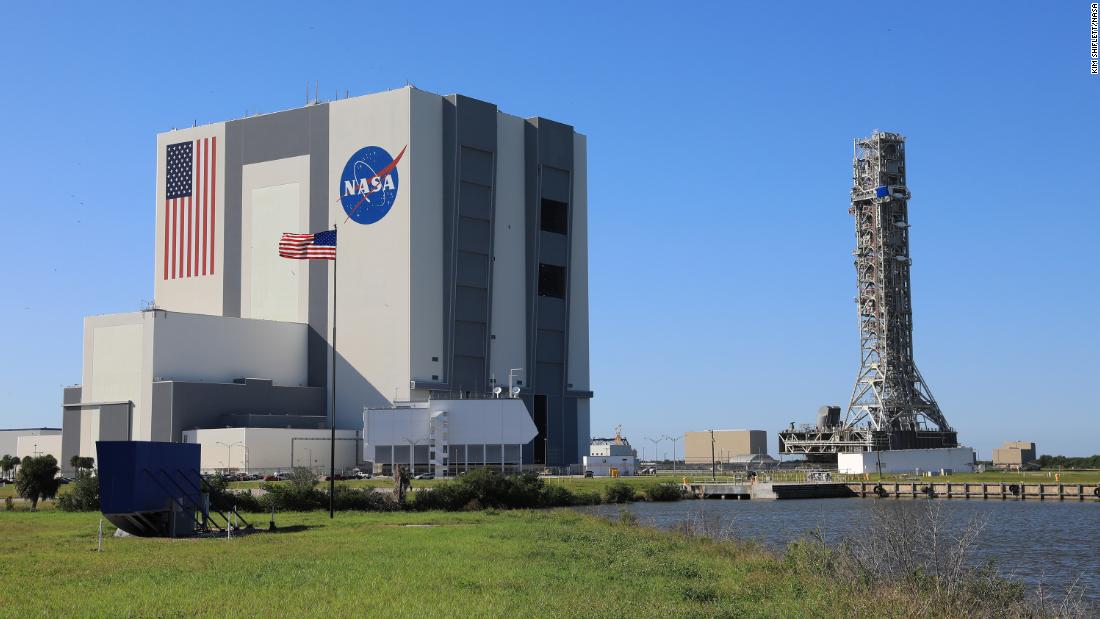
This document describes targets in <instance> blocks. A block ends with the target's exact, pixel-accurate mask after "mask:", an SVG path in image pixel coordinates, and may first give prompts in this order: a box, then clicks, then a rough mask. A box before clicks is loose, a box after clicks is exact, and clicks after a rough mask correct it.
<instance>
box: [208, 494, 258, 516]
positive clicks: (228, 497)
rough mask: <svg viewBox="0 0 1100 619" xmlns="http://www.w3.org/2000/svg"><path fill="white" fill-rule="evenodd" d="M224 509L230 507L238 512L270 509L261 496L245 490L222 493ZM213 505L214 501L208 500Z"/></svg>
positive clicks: (256, 511)
mask: <svg viewBox="0 0 1100 619" xmlns="http://www.w3.org/2000/svg"><path fill="white" fill-rule="evenodd" d="M224 499H225V502H224V504H225V505H226V509H228V508H229V507H232V508H234V509H236V510H237V511H239V512H252V513H258V512H266V511H269V510H270V509H271V505H270V503H265V502H264V501H263V500H262V497H258V496H256V495H254V494H252V493H251V492H249V491H247V490H242V491H239V492H227V493H226V494H225V495H224ZM210 503H211V505H213V503H214V501H213V500H211V501H210Z"/></svg>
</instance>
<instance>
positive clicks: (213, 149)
mask: <svg viewBox="0 0 1100 619" xmlns="http://www.w3.org/2000/svg"><path fill="white" fill-rule="evenodd" d="M217 164H218V138H217V137H216V136H214V137H208V138H201V139H198V140H192V141H190V142H180V143H178V144H169V145H168V150H167V153H166V156H165V164H164V165H165V176H164V179H165V186H164V189H165V191H164V256H163V257H164V269H163V273H162V276H163V278H164V279H179V278H185V277H201V276H204V275H213V274H214V248H215V247H216V245H215V243H214V231H215V230H217V226H216V225H215V222H216V221H217V200H216V197H215V196H217V187H218V173H217Z"/></svg>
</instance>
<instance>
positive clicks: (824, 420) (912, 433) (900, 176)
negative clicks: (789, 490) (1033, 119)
mask: <svg viewBox="0 0 1100 619" xmlns="http://www.w3.org/2000/svg"><path fill="white" fill-rule="evenodd" d="M909 198H910V194H909V190H908V189H907V188H906V179H905V138H904V137H903V136H901V135H898V134H896V133H884V132H879V131H875V132H874V134H873V135H871V137H869V138H861V139H857V140H855V155H854V158H853V161H852V206H851V208H849V209H848V212H849V213H850V214H851V215H852V216H853V217H854V218H855V227H856V249H855V251H853V252H852V254H853V255H854V256H855V267H856V288H857V296H856V298H855V301H856V303H857V306H858V308H859V345H860V368H859V374H858V376H857V377H856V382H855V387H854V388H853V390H852V399H851V402H850V403H849V405H848V412H847V415H846V416H845V418H844V421H843V422H841V420H840V409H839V407H822V409H821V412H820V413H819V414H818V420H817V424H816V425H804V426H802V427H799V428H795V425H794V424H793V423H792V424H791V427H790V429H788V430H785V431H783V432H781V433H780V434H779V450H780V452H782V453H787V454H800V455H804V456H806V458H807V459H808V460H811V461H825V460H834V461H835V459H836V454H838V453H842V452H863V451H883V450H890V449H927V448H937V447H957V446H958V438H957V436H956V433H955V430H953V429H952V428H951V425H950V424H949V423H947V419H946V418H945V417H944V416H943V413H942V412H940V407H939V405H938V404H937V403H936V400H935V398H933V397H932V392H931V390H929V388H928V385H927V384H926V383H925V382H924V378H922V377H921V374H920V371H919V370H917V365H916V363H915V362H914V361H913V309H912V294H911V291H910V286H909V267H910V264H911V263H912V261H911V260H910V257H909V205H908V201H909Z"/></svg>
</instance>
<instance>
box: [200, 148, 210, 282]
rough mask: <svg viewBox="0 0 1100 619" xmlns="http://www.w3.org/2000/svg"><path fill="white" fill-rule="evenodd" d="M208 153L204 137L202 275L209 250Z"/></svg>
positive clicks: (204, 272)
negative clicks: (207, 232)
mask: <svg viewBox="0 0 1100 619" xmlns="http://www.w3.org/2000/svg"><path fill="white" fill-rule="evenodd" d="M209 153H210V140H209V139H204V140H203V141H202V154H203V158H202V162H203V163H202V165H203V175H202V258H201V259H202V274H203V275H206V252H207V251H208V250H209V248H208V247H207V245H206V242H207V241H206V239H207V236H206V230H207V227H206V225H207V222H206V217H207V211H208V210H209V209H210V205H209V204H208V202H207V200H208V197H207V195H206V179H207V177H209V176H210V173H209V172H208V170H209V168H210V159H209V157H210V155H209Z"/></svg>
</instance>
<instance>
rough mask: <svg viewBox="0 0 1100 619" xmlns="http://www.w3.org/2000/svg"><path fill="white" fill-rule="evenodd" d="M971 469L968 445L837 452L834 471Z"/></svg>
mask: <svg viewBox="0 0 1100 619" xmlns="http://www.w3.org/2000/svg"><path fill="white" fill-rule="evenodd" d="M941 470H942V471H951V472H954V473H972V472H974V450H973V449H971V448H970V447H946V448H940V449H896V450H892V451H864V452H859V453H841V454H837V471H839V472H841V473H852V474H856V475H863V474H864V473H878V472H880V471H881V472H883V473H917V474H922V473H925V472H928V471H933V472H936V473H939V472H940V471H941Z"/></svg>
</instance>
